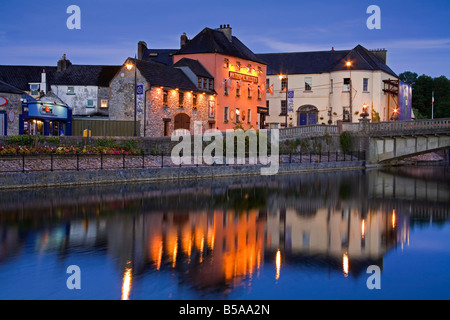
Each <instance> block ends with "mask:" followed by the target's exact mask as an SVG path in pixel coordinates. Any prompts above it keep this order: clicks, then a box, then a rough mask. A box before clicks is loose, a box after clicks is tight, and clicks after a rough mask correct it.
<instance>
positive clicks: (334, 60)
mask: <svg viewBox="0 0 450 320" xmlns="http://www.w3.org/2000/svg"><path fill="white" fill-rule="evenodd" d="M258 57H260V58H261V59H264V60H265V61H267V64H268V66H267V74H269V75H274V74H315V73H316V74H318V73H325V72H332V71H340V70H347V66H346V65H345V62H346V61H348V60H351V61H352V70H371V71H375V70H381V71H384V72H386V73H388V74H391V75H393V76H394V77H397V75H396V74H395V72H394V71H392V70H391V69H390V68H389V67H388V66H387V65H386V64H385V63H383V62H382V61H381V60H380V59H378V58H377V57H376V56H375V55H374V54H373V53H371V52H370V51H369V50H367V49H366V48H364V47H363V46H361V45H358V46H356V47H355V48H353V49H352V50H331V51H314V52H292V53H265V54H258Z"/></svg>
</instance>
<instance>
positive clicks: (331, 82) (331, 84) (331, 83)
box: [330, 79, 333, 93]
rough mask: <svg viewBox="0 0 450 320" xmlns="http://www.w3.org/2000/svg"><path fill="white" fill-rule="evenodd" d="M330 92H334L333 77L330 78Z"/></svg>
mask: <svg viewBox="0 0 450 320" xmlns="http://www.w3.org/2000/svg"><path fill="white" fill-rule="evenodd" d="M330 93H333V79H331V80H330Z"/></svg>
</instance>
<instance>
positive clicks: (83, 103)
mask: <svg viewBox="0 0 450 320" xmlns="http://www.w3.org/2000/svg"><path fill="white" fill-rule="evenodd" d="M119 68H120V66H102V65H75V64H72V63H71V62H70V60H68V59H67V58H66V55H63V56H62V58H61V59H60V60H59V61H58V62H57V65H56V66H9V65H2V66H0V80H2V81H4V82H6V83H9V84H10V85H13V86H14V87H16V88H18V89H19V90H22V91H24V92H26V93H28V94H29V95H30V96H31V97H32V98H33V99H36V100H39V99H40V97H42V96H44V95H46V94H47V93H49V92H50V91H51V92H52V93H53V94H54V95H56V96H57V97H58V98H59V99H60V100H61V101H62V102H64V104H66V105H68V106H69V107H70V108H72V110H73V115H74V116H81V117H85V116H104V117H107V116H108V108H109V81H110V80H111V79H112V77H113V76H114V74H115V73H116V72H117V70H118V69H119Z"/></svg>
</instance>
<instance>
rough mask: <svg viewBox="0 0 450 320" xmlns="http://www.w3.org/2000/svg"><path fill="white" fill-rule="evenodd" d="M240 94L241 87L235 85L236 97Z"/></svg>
mask: <svg viewBox="0 0 450 320" xmlns="http://www.w3.org/2000/svg"><path fill="white" fill-rule="evenodd" d="M240 96H241V87H239V86H236V97H240Z"/></svg>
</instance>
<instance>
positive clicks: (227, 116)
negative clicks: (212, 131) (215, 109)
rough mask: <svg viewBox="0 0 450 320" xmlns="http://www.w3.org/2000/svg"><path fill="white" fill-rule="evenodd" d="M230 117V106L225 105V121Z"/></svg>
mask: <svg viewBox="0 0 450 320" xmlns="http://www.w3.org/2000/svg"><path fill="white" fill-rule="evenodd" d="M229 118H230V108H228V107H224V108H223V121H228V119H229Z"/></svg>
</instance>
